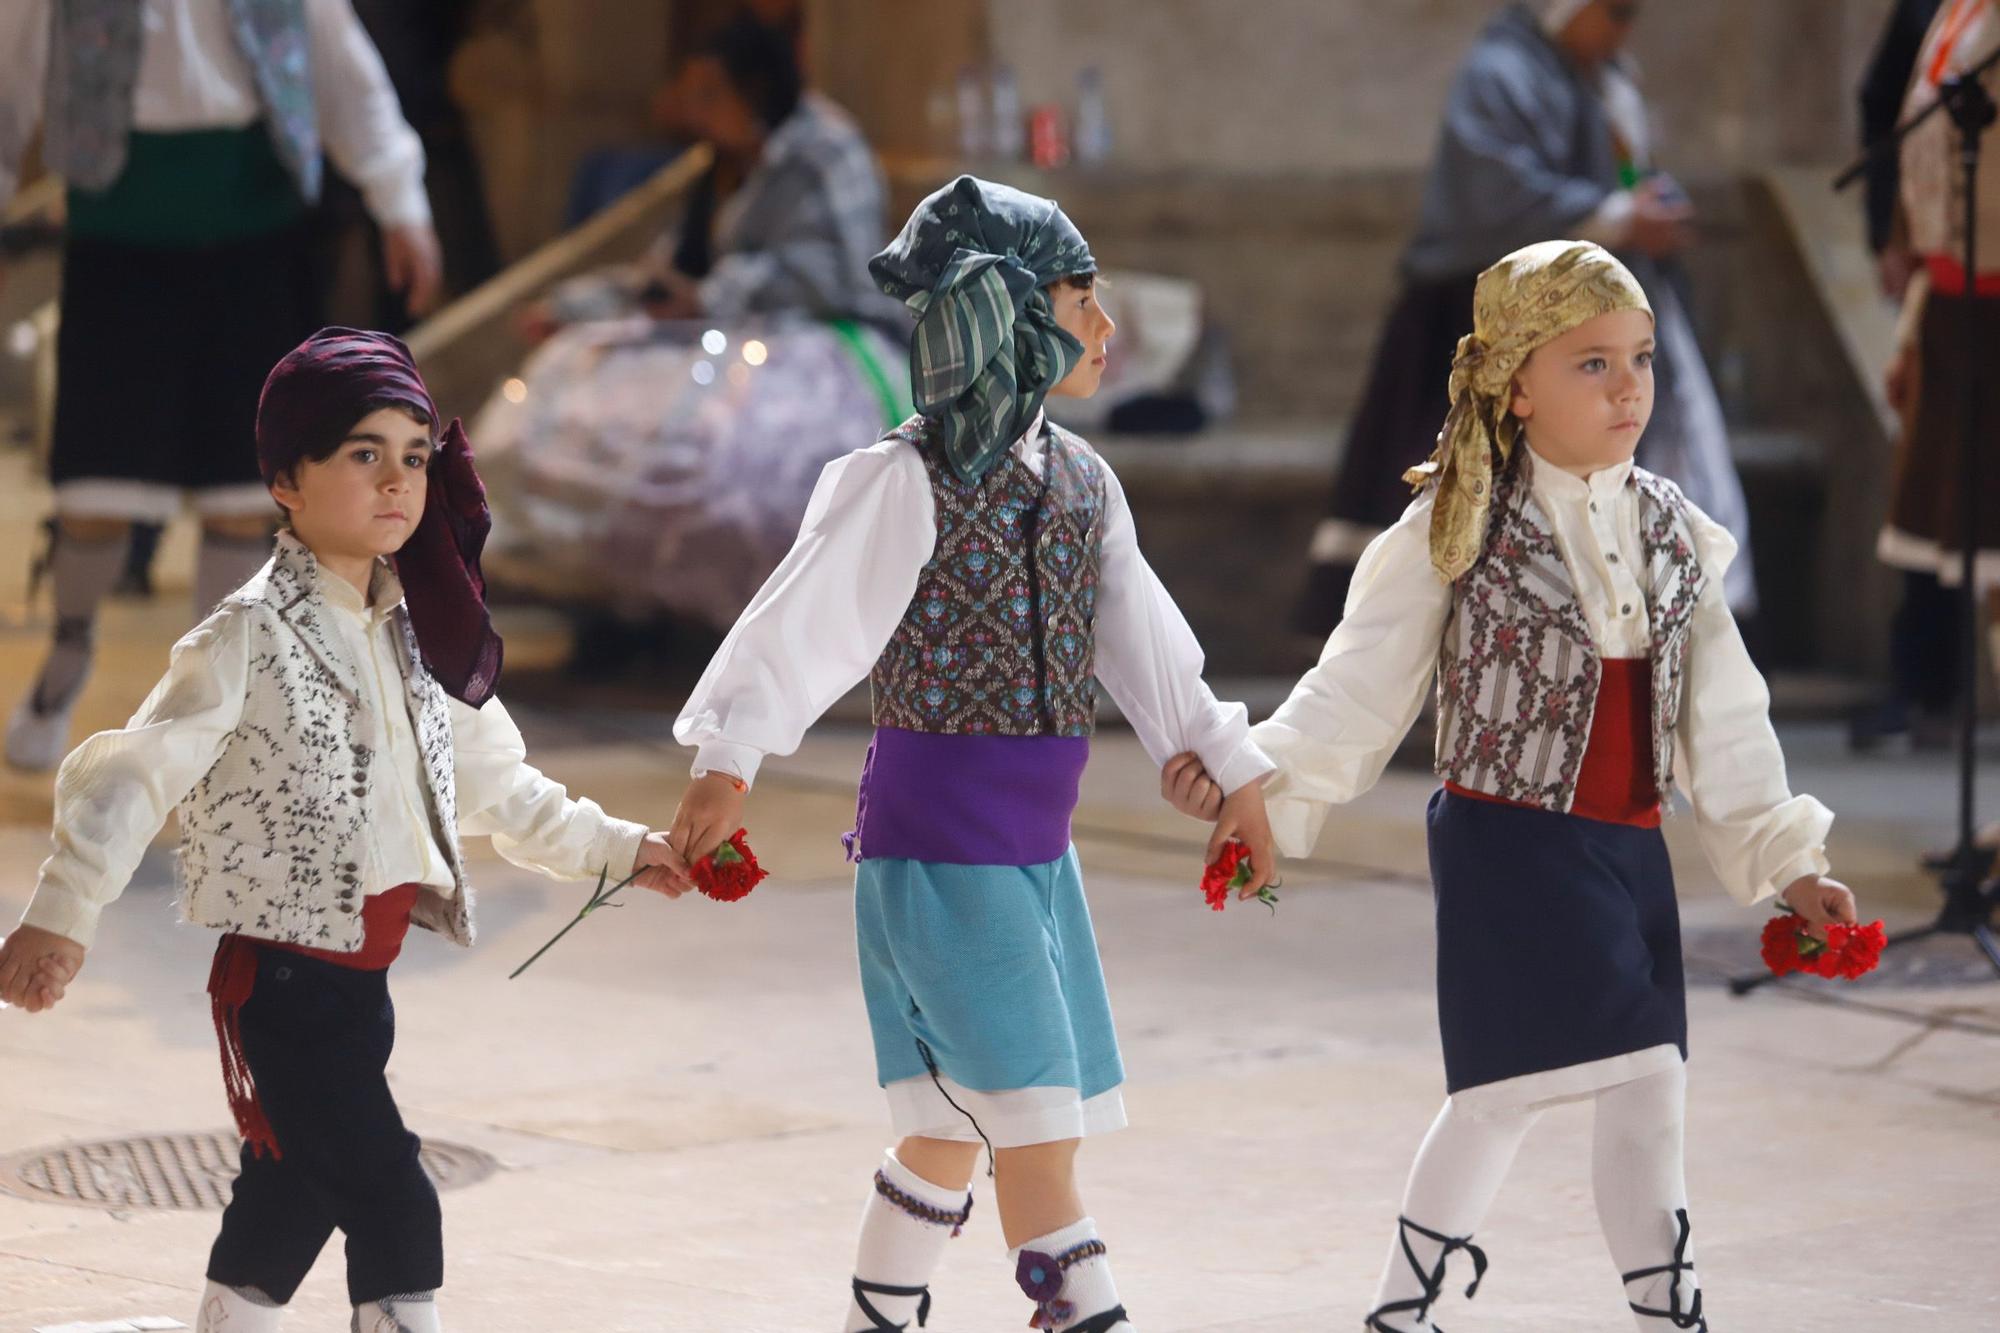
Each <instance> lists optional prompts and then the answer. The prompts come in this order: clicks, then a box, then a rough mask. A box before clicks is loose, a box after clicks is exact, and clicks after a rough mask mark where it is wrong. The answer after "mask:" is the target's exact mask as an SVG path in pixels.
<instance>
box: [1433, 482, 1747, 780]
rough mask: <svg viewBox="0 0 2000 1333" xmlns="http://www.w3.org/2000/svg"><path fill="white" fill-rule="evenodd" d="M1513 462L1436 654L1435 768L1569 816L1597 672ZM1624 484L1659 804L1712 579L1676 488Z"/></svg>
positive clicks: (1576, 609) (1584, 628)
mask: <svg viewBox="0 0 2000 1333" xmlns="http://www.w3.org/2000/svg"><path fill="white" fill-rule="evenodd" d="M1516 458H1517V462H1516V464H1515V465H1514V466H1513V467H1511V468H1509V469H1508V470H1507V471H1506V472H1504V473H1503V474H1502V475H1501V476H1500V477H1499V478H1497V479H1496V481H1495V483H1494V487H1493V510H1492V521H1491V523H1490V525H1489V526H1488V528H1487V533H1486V547H1485V550H1484V551H1483V552H1482V554H1481V555H1480V558H1479V560H1478V562H1477V563H1476V564H1474V565H1473V567H1472V568H1471V569H1469V570H1467V571H1466V572H1465V573H1464V574H1463V575H1461V576H1460V577H1459V579H1458V582H1457V584H1456V585H1455V586H1454V588H1453V590H1452V605H1451V611H1450V613H1449V615H1448V617H1447V619H1446V621H1445V629H1444V637H1443V641H1442V643H1441V644H1440V646H1439V650H1438V677H1437V696H1438V729H1437V771H1438V773H1439V775H1441V776H1442V777H1444V778H1446V779H1447V780H1449V781H1451V782H1455V783H1457V784H1458V785H1459V786H1461V787H1464V788H1466V789H1468V790H1470V791H1476V792H1483V793H1485V794H1487V795H1491V796H1498V797H1501V798H1502V799H1504V800H1509V801H1519V802H1522V803H1524V804H1527V805H1532V806H1536V807H1538V808H1540V809H1544V810H1554V811H1559V812H1563V813H1567V812H1568V811H1569V809H1570V806H1571V804H1572V802H1574V800H1575V799H1576V783H1577V776H1578V774H1579V772H1580V771H1581V768H1582V764H1583V755H1584V749H1585V747H1586V745H1587V743H1588V742H1589V739H1590V724H1591V719H1592V718H1593V717H1594V716H1595V715H1596V709H1597V690H1598V685H1599V683H1600V682H1601V680H1602V679H1603V667H1602V664H1601V662H1600V661H1599V659H1598V653H1597V647H1596V645H1595V643H1594V641H1593V640H1592V639H1591V635H1590V626H1589V623H1588V622H1587V621H1586V619H1585V618H1584V614H1583V608H1582V606H1581V605H1580V604H1579V603H1578V601H1577V596H1576V588H1575V585H1574V584H1573V583H1572V581H1571V579H1570V575H1569V570H1568V568H1567V567H1566V566H1565V565H1564V564H1563V558H1562V552H1561V550H1560V549H1559V548H1558V547H1557V545H1556V540H1555V531H1554V528H1553V525H1551V523H1550V522H1549V519H1548V516H1547V515H1546V514H1545V513H1544V512H1543V511H1542V508H1541V506H1540V505H1539V504H1537V503H1536V502H1535V498H1534V495H1533V492H1532V489H1531V487H1530V486H1529V476H1530V469H1531V468H1532V467H1533V461H1532V459H1530V458H1529V457H1528V456H1527V454H1525V453H1522V454H1518V455H1516ZM1628 484H1629V485H1632V486H1635V487H1637V488H1638V491H1639V523H1640V543H1641V546H1642V547H1643V549H1644V551H1645V558H1646V578H1645V585H1644V586H1645V596H1646V605H1647V610H1648V612H1649V613H1650V616H1651V621H1652V625H1651V631H1652V633H1651V637H1652V651H1651V658H1652V686H1653V690H1652V694H1653V700H1652V728H1653V738H1652V739H1653V775H1654V785H1655V787H1656V788H1657V789H1658V791H1659V793H1660V799H1661V801H1662V803H1663V804H1664V803H1665V802H1666V801H1667V799H1668V797H1669V795H1670V793H1671V792H1672V790H1673V745H1674V727H1675V725H1676V724H1677V723H1678V722H1679V721H1680V714H1681V697H1682V692H1683V690H1684V688H1685V685H1686V665H1687V645H1688V626H1689V623H1690V621H1691V619H1692V617H1693V614H1694V607H1695V602H1696V600H1697V599H1698V598H1699V597H1700V596H1701V592H1702V589H1703V587H1704V586H1706V584H1707V575H1706V574H1705V573H1704V572H1703V570H1702V568H1701V563H1700V561H1699V560H1698V559H1697V558H1696V555H1695V545H1694V533H1693V530H1692V529H1691V528H1690V527H1689V526H1688V521H1687V501H1686V500H1685V499H1683V498H1682V496H1681V492H1680V488H1679V487H1677V486H1675V485H1674V484H1673V483H1672V482H1670V481H1667V480H1665V479H1663V478H1660V477H1656V476H1654V475H1653V474H1652V473H1650V472H1647V471H1645V470H1644V469H1642V468H1636V467H1635V468H1633V469H1632V476H1631V480H1630V482H1629V483H1628Z"/></svg>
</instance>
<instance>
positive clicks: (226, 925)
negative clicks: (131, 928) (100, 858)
mask: <svg viewBox="0 0 2000 1333" xmlns="http://www.w3.org/2000/svg"><path fill="white" fill-rule="evenodd" d="M322 577H323V575H322V574H321V572H320V568H319V562H318V560H316V559H315V558H314V557H313V554H312V552H310V551H308V550H307V549H306V548H305V547H304V546H303V545H301V544H300V543H299V541H298V540H297V539H296V538H294V537H293V536H292V535H291V534H290V533H281V534H280V535H279V537H278V549H277V553H276V554H275V555H273V556H272V558H271V563H270V564H268V565H266V566H265V567H264V569H263V572H262V573H260V574H258V575H257V576H256V577H255V578H252V579H251V580H250V582H248V583H246V584H244V585H243V586H242V587H241V588H239V589H237V591H236V592H235V593H233V594H231V595H230V596H229V597H228V598H226V599H225V600H224V601H223V603H222V605H221V607H220V608H219V609H218V610H217V612H216V614H218V615H234V616H246V617H248V618H249V624H250V677H249V688H248V690H247V692H246V694H245V697H244V700H243V715H242V718H241V719H240V720H239V721H238V722H237V724H236V729H235V730H234V731H233V732H231V733H230V735H229V738H228V740H227V741H225V742H224V744H223V747H222V753H221V754H220V755H219V756H217V758H216V761H215V763H214V764H213V765H211V766H210V768H209V770H208V772H207V773H205V774H204V775H203V776H202V779H201V781H200V782H198V783H196V784H195V786H194V789H193V790H192V791H190V792H189V793H188V794H187V796H186V797H185V798H183V800H182V801H181V805H180V828H181V848H180V862H179V879H180V886H181V905H182V910H183V912H184V913H185V914H186V916H187V919H188V920H189V921H192V922H194V923H195V924H196V925H202V926H213V927H216V928H217V929H221V930H228V931H238V932H241V933H243V934H246V935H253V936H255V937H257V938H258V939H266V940H277V941H279V942H281V943H285V944H304V945H308V946H310V947H312V948H315V949H334V950H338V951H341V952H344V953H351V952H353V951H354V950H356V949H358V948H360V947H361V943H362V938H363V935H364V929H363V924H362V920H361V905H362V900H363V895H362V892H361V886H362V885H363V884H366V883H376V882H379V880H380V875H379V873H377V871H376V867H375V866H374V865H373V864H371V858H372V857H375V856H377V855H378V853H377V851H376V847H377V843H376V840H375V838H374V836H372V831H371V830H370V829H369V828H368V823H367V820H366V818H365V817H364V812H365V811H366V809H367V808H368V791H369V787H370V785H371V784H372V783H373V782H374V780H375V767H376V764H377V763H378V762H381V761H379V760H378V759H377V757H376V755H375V753H374V749H373V744H372V742H373V740H374V738H375V737H377V736H379V735H380V734H381V730H382V728H381V723H380V719H378V718H375V717H373V716H371V713H370V710H371V708H372V707H373V706H374V705H373V703H372V695H371V694H370V693H369V692H368V691H366V690H364V689H363V688H362V685H361V668H360V665H359V664H358V663H356V662H355V661H354V660H353V658H352V656H351V654H350V653H349V652H348V650H347V647H346V643H345V641H344V640H343V639H342V638H341V637H340V633H339V631H338V630H336V629H335V628H334V626H333V625H332V624H330V623H329V620H330V618H331V617H332V616H334V615H336V614H338V612H336V611H335V610H334V609H333V608H331V607H329V606H328V605H327V604H326V601H325V599H324V598H323V596H322V595H321V594H320V592H319V580H320V579H321V578H322ZM396 625H397V628H398V629H399V630H400V631H401V636H400V643H401V650H400V651H399V653H398V657H399V658H400V659H401V661H402V667H403V672H402V674H403V684H404V689H403V693H402V695H401V697H398V698H394V699H386V700H383V701H381V706H383V707H390V708H398V707H401V708H407V709H408V710H409V714H410V720H411V725H412V730H413V731H414V732H415V735H416V741H417V748H418V750H419V751H420V752H421V753H422V755H423V769H424V772H423V776H424V779H425V788H426V790H427V792H428V794H429V796H430V801H429V804H430V810H429V811H428V812H427V813H428V814H429V815H430V818H431V821H432V832H433V833H434V834H435V835H436V837H437V839H438V846H439V847H440V848H441V849H442V850H443V851H444V853H445V857H446V860H447V861H448V863H449V864H450V866H451V869H452V876H453V879H454V880H455V885H454V888H455V892H453V893H452V895H451V896H450V898H449V899H447V898H446V897H444V895H442V894H440V893H436V892H433V891H431V890H430V889H428V888H426V889H425V890H424V891H423V892H422V893H420V894H419V895H418V898H417V903H416V906H415V908H414V909H413V910H412V912H411V920H412V921H413V922H415V923H416V924H417V925H419V926H423V927H425V928H426V929H430V930H435V931H437V932H438V933H439V934H441V935H443V936H445V937H446V938H447V939H450V940H452V941H454V942H455V943H458V944H470V943H471V942H472V891H471V889H470V888H469V887H468V886H467V884H466V880H465V860H464V857H463V856H462V855H461V854H460V852H459V846H458V820H457V810H458V797H457V786H456V782H455V778H454V773H453V767H452V731H451V712H450V709H449V706H448V705H447V703H446V702H445V693H444V689H443V687H442V686H440V685H439V684H438V683H437V682H436V681H435V680H433V679H432V678H431V674H430V672H429V671H427V670H425V669H424V666H423V659H422V658H421V656H420V655H419V654H418V651H417V640H416V634H415V632H414V631H413V630H412V629H411V628H410V618H409V613H408V611H407V610H402V609H399V610H398V611H397V613H396ZM384 780H385V781H386V780H387V778H386V777H385V778H384ZM384 887H387V886H386V885H385V886H384Z"/></svg>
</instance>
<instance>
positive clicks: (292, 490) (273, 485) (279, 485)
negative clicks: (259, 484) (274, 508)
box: [265, 472, 300, 514]
mask: <svg viewBox="0 0 2000 1333" xmlns="http://www.w3.org/2000/svg"><path fill="white" fill-rule="evenodd" d="M265 489H267V490H269V491H270V492H271V498H272V499H273V500H276V501H277V502H278V508H280V509H282V510H284V511H285V512H286V513H287V514H290V513H293V512H295V511H296V510H297V509H298V507H299V498H300V497H299V488H298V487H297V486H295V485H293V484H292V474H291V473H289V472H280V473H279V474H278V475H277V476H275V477H273V478H272V479H271V482H270V485H269V486H267V487H266V488H265Z"/></svg>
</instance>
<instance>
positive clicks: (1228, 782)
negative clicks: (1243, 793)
mask: <svg viewBox="0 0 2000 1333" xmlns="http://www.w3.org/2000/svg"><path fill="white" fill-rule="evenodd" d="M1277 767H1278V766H1277V765H1276V764H1274V763H1272V762H1271V760H1270V757H1269V756H1268V755H1266V754H1265V753H1264V752H1263V751H1262V750H1260V749H1258V748H1257V743H1256V742H1255V741H1253V740H1251V739H1249V738H1248V737H1245V738H1244V739H1243V742H1242V743H1241V744H1240V745H1238V746H1237V747H1236V753H1234V754H1232V755H1230V756H1229V758H1228V760H1227V761H1225V762H1224V763H1223V765H1222V767H1221V768H1219V769H1217V770H1216V771H1215V785H1216V786H1218V787H1220V788H1222V792H1223V795H1225V796H1228V795H1232V794H1234V793H1235V792H1236V791H1237V790H1239V789H1240V788H1243V787H1246V786H1248V785H1249V784H1250V783H1252V782H1255V781H1257V779H1259V778H1261V777H1263V776H1264V775H1265V774H1267V773H1272V772H1275V771H1277Z"/></svg>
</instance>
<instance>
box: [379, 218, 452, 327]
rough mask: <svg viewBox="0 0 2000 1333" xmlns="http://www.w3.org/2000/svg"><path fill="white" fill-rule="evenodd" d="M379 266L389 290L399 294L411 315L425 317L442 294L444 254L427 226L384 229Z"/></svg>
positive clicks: (434, 233)
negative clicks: (381, 268)
mask: <svg viewBox="0 0 2000 1333" xmlns="http://www.w3.org/2000/svg"><path fill="white" fill-rule="evenodd" d="M382 267H383V269H384V270H386V272H385V276H386V277H387V278H388V280H389V290H391V291H393V292H400V293H401V294H402V297H403V304H404V305H406V306H408V307H409V310H410V313H411V314H412V315H418V316H422V315H428V314H429V313H430V312H431V311H432V310H434V309H435V308H436V307H437V303H438V297H439V296H440V295H441V294H442V293H443V291H444V255H443V253H442V251H440V249H439V248H438V238H437V233H436V232H435V231H433V230H432V229H431V226H430V224H429V223H427V222H426V223H422V224H417V225H407V226H401V227H386V228H384V229H383V231H382Z"/></svg>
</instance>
